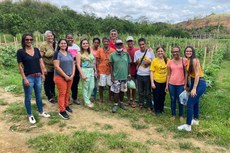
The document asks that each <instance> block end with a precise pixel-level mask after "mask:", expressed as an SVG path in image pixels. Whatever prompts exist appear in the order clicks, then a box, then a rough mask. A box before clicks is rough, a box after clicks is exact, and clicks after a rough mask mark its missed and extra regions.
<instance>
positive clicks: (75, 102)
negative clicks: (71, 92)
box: [72, 99, 81, 105]
mask: <svg viewBox="0 0 230 153" xmlns="http://www.w3.org/2000/svg"><path fill="white" fill-rule="evenodd" d="M72 101H73V103H74V104H77V105H81V103H80V102H79V101H78V100H77V99H76V100H74V99H72Z"/></svg>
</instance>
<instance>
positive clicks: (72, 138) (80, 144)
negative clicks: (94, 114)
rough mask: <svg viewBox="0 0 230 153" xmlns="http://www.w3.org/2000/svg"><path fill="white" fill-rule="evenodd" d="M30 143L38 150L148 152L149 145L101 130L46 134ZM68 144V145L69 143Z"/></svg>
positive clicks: (29, 142) (65, 152) (122, 134)
mask: <svg viewBox="0 0 230 153" xmlns="http://www.w3.org/2000/svg"><path fill="white" fill-rule="evenodd" d="M28 144H29V145H30V146H31V147H33V148H34V149H36V150H37V151H38V152H62V153H69V152H79V153H90V152H98V153H99V152H108V151H115V150H117V151H119V152H127V153H128V152H147V150H148V147H147V146H146V145H145V144H143V143H141V142H136V141H129V140H128V139H127V135H126V134H125V133H117V134H104V133H101V132H87V131H76V132H73V133H72V134H69V135H66V134H65V135H62V134H45V135H41V136H38V137H37V138H34V139H30V140H29V141H28ZM67 144H68V145H67Z"/></svg>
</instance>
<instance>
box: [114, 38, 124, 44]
mask: <svg viewBox="0 0 230 153" xmlns="http://www.w3.org/2000/svg"><path fill="white" fill-rule="evenodd" d="M115 44H123V42H122V40H121V39H117V40H116V42H115Z"/></svg>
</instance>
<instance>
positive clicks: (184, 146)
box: [179, 142, 193, 149]
mask: <svg viewBox="0 0 230 153" xmlns="http://www.w3.org/2000/svg"><path fill="white" fill-rule="evenodd" d="M179 147H180V149H192V148H193V144H192V143H191V142H179Z"/></svg>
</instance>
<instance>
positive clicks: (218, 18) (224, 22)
mask: <svg viewBox="0 0 230 153" xmlns="http://www.w3.org/2000/svg"><path fill="white" fill-rule="evenodd" d="M176 27H178V28H183V29H188V30H189V29H194V28H195V29H196V28H204V27H213V29H215V30H218V29H219V30H222V31H223V30H224V31H226V32H228V33H230V14H211V15H208V16H206V17H204V18H201V19H194V20H188V21H184V22H180V23H178V24H176Z"/></svg>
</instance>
